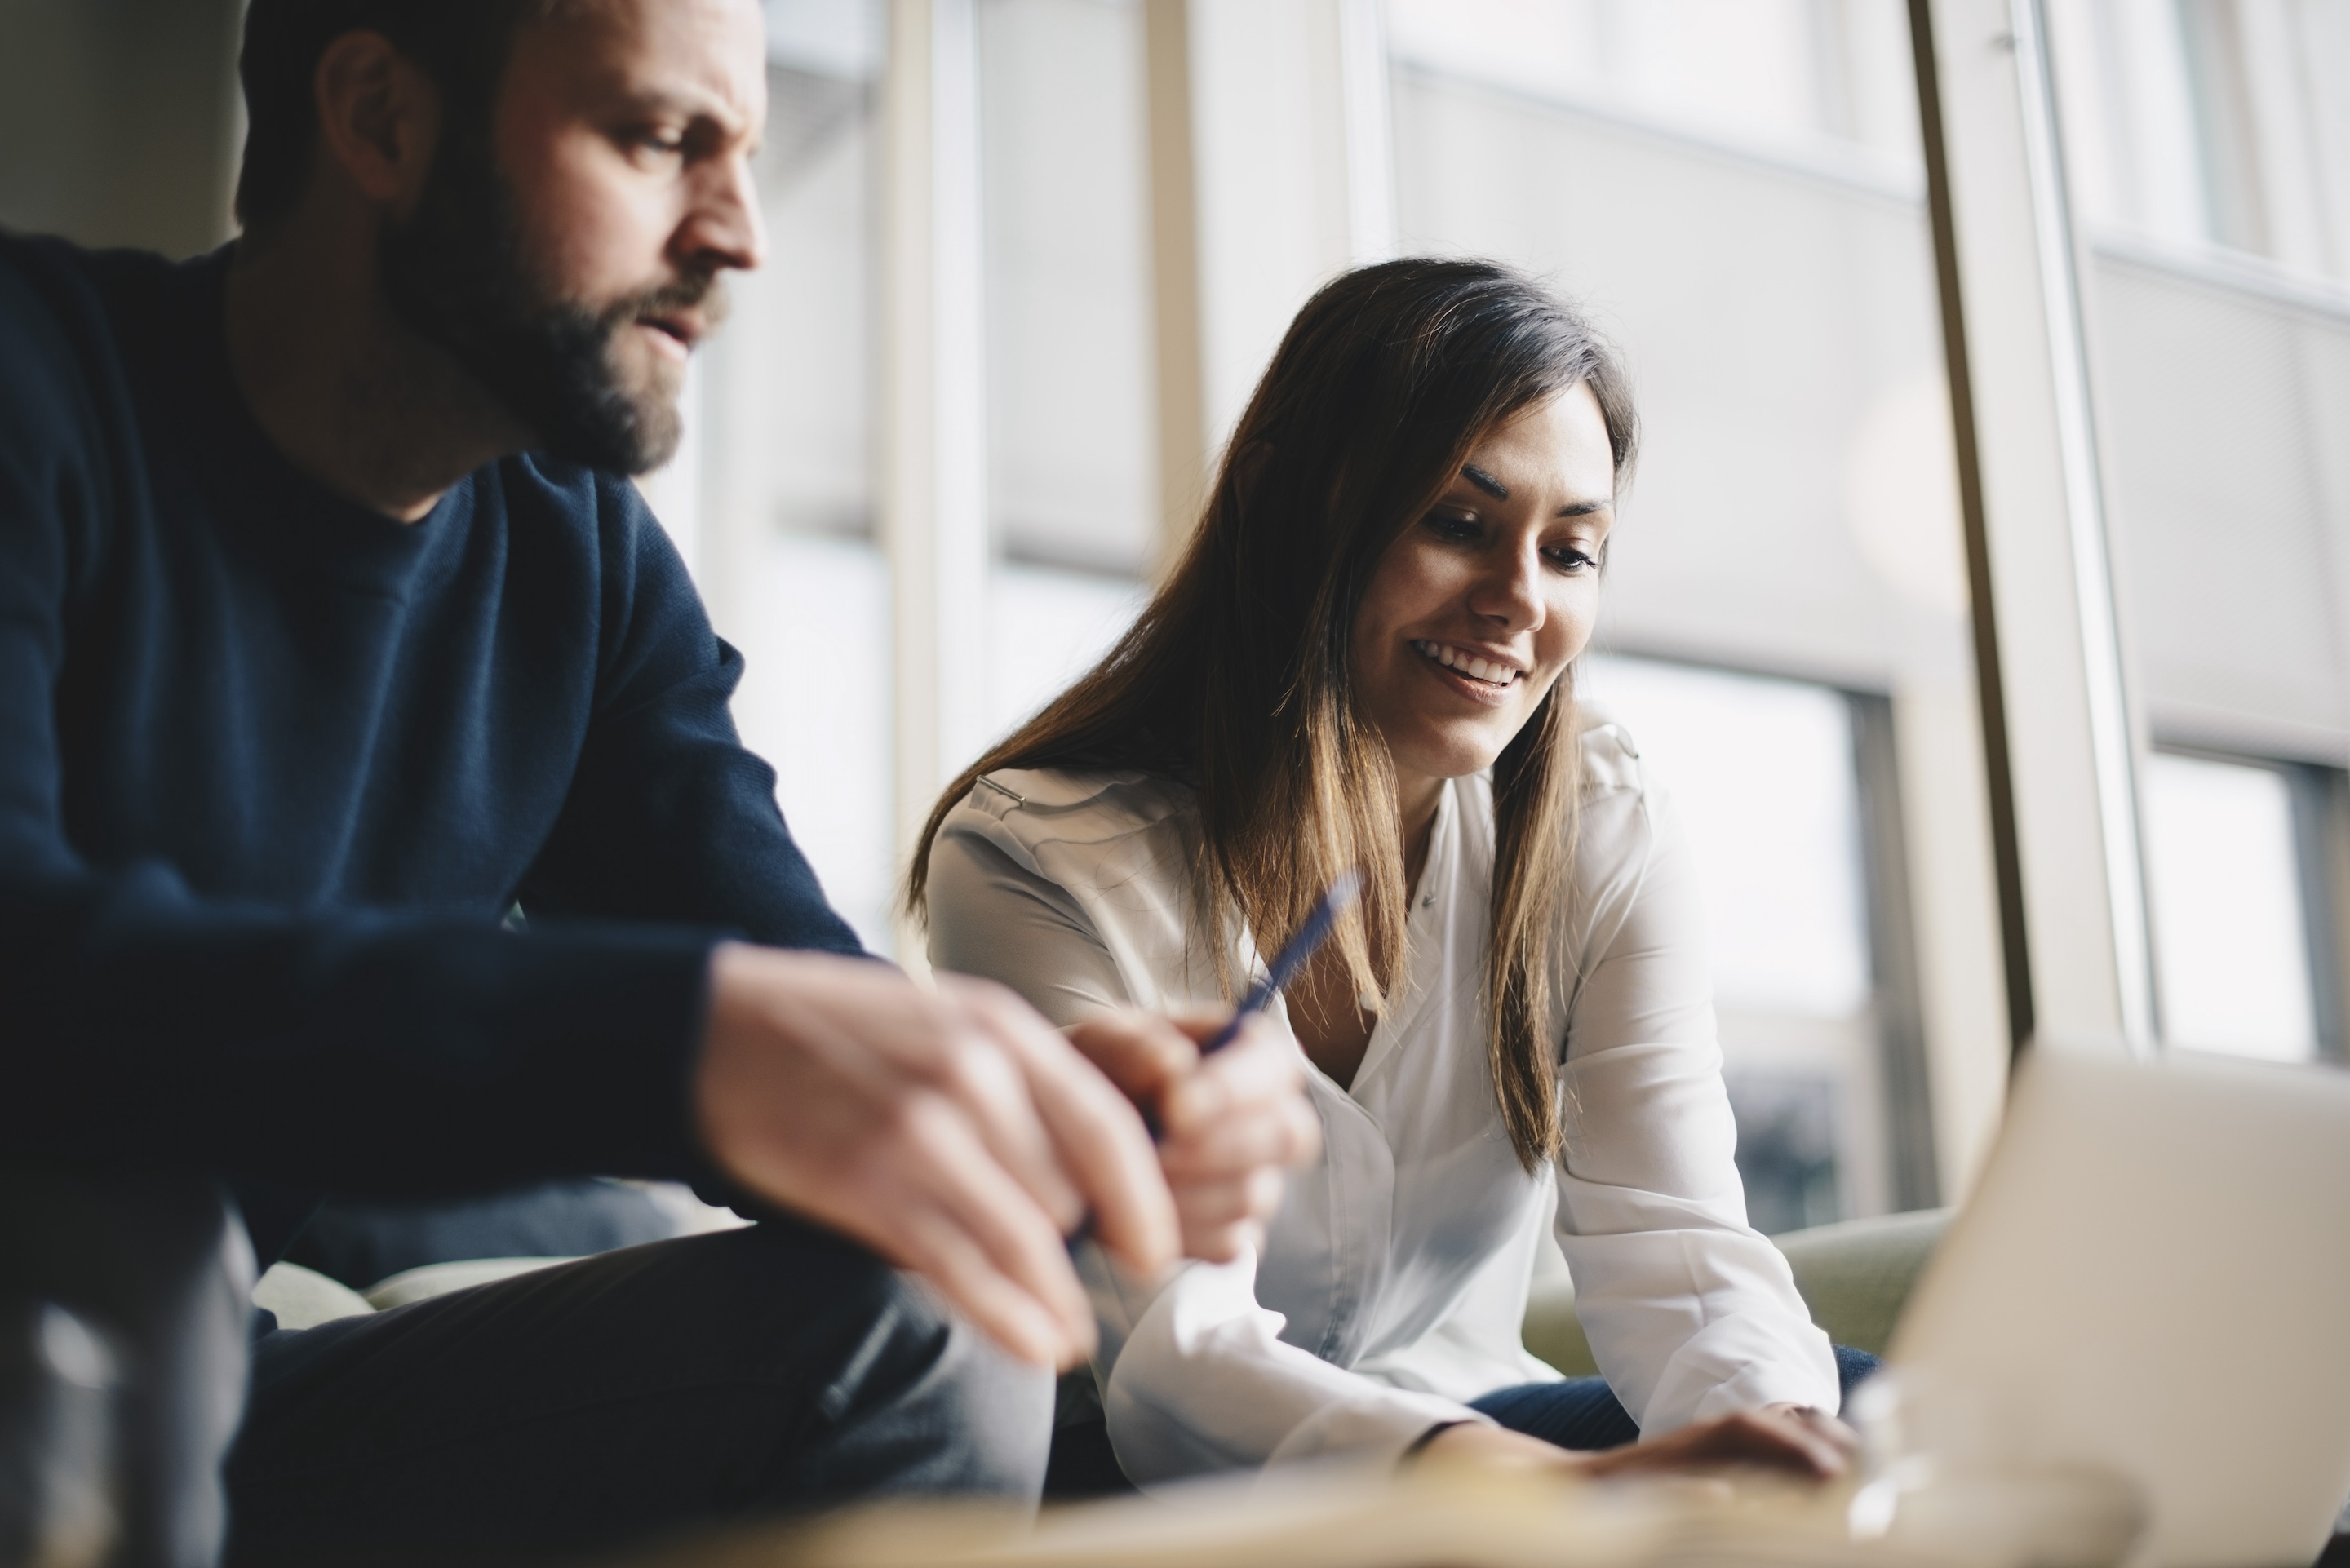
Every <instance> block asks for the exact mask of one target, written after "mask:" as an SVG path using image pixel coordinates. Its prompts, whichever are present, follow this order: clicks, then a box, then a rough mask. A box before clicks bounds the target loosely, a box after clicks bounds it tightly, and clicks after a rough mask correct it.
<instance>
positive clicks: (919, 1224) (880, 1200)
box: [694, 943, 1180, 1366]
mask: <svg viewBox="0 0 2350 1568" xmlns="http://www.w3.org/2000/svg"><path fill="white" fill-rule="evenodd" d="M710 975H711V981H710V1012H709V1017H708V1021H707V1023H706V1024H705V1026H704V1035H703V1044H702V1060H701V1064H700V1066H699V1069H698V1071H697V1074H696V1078H695V1084H694V1113H695V1117H696V1122H697V1125H698V1128H699V1131H700V1133H701V1135H702V1143H703V1146H704V1147H706V1148H707V1149H708V1150H709V1151H710V1154H711V1156H712V1158H714V1159H715V1160H716V1161H717V1162H718V1164H719V1165H720V1167H721V1168H723V1169H724V1170H725V1172H726V1173H727V1174H728V1175H729V1176H730V1177H732V1178H733V1179H735V1180H737V1181H739V1182H741V1183H742V1184H743V1186H744V1187H746V1188H748V1189H750V1190H751V1191H753V1192H755V1193H757V1194H758V1195H759V1196H760V1197H762V1198H764V1199H767V1200H769V1201H771V1202H774V1203H775V1204H777V1205H779V1206H781V1207H783V1208H785V1209H788V1210H792V1211H794V1212H795V1213H799V1214H804V1215H806V1216H807V1217H808V1218H809V1219H811V1220H816V1221H817V1222H818V1223H820V1224H824V1225H828V1226H830V1227H832V1228H833V1229H835V1230H837V1231H843V1232H845V1233H846V1234H847V1235H850V1236H853V1237H855V1238H856V1239H857V1240H858V1241H862V1242H864V1243H865V1244H866V1245H867V1246H868V1247H871V1248H872V1249H873V1250H874V1251H877V1252H879V1253H880V1254H881V1255H882V1256H883V1257H885V1258H888V1259H889V1260H890V1261H891V1262H895V1263H898V1264H900V1265H902V1266H904V1267H906V1268H909V1269H912V1270H914V1271H916V1272H919V1273H920V1274H922V1275H923V1276H924V1277H926V1278H927V1279H929V1280H930V1281H931V1282H932V1283H933V1284H935V1285H936V1286H937V1287H938V1288H939V1290H940V1291H941V1293H944V1294H945V1296H946V1297H947V1298H948V1300H950V1301H951V1302H952V1303H954V1304H955V1305H956V1306H957V1307H959V1308H961V1309H962V1311H963V1312H964V1313H965V1314H969V1316H970V1317H971V1319H972V1321H973V1322H974V1323H976V1324H978V1325H979V1327H980V1328H981V1329H982V1330H983V1331H984V1332H986V1333H987V1334H989V1335H990V1336H991V1337H992V1338H993V1339H995V1340H996V1341H997V1342H998V1343H999V1344H1001V1345H1003V1346H1004V1347H1005V1348H1006V1349H1008V1350H1010V1351H1011V1352H1012V1353H1013V1354H1014V1355H1018V1356H1020V1357H1022V1358H1023V1359H1024V1360H1028V1361H1033V1362H1040V1363H1045V1364H1049V1365H1053V1366H1069V1365H1071V1364H1073V1363H1074V1362H1076V1360H1078V1359H1079V1358H1081V1357H1082V1356H1084V1355H1086V1354H1087V1353H1088V1352H1089V1351H1090V1350H1091V1349H1092V1347H1093V1343H1094V1319H1093V1309H1092V1306H1091V1303H1088V1302H1087V1298H1086V1293H1085V1290H1084V1288H1083V1286H1082V1285H1080V1284H1079V1282H1078V1281H1077V1277H1076V1271H1075V1270H1074V1269H1073V1268H1072V1267H1071V1266H1070V1262H1069V1256H1068V1250H1067V1246H1066V1242H1065V1241H1064V1240H1063V1238H1064V1237H1065V1236H1066V1234H1067V1233H1068V1232H1069V1231H1072V1230H1074V1229H1075V1228H1076V1226H1077V1224H1078V1222H1079V1221H1080V1220H1082V1219H1083V1218H1084V1217H1085V1216H1086V1215H1087V1214H1088V1213H1091V1214H1092V1215H1093V1216H1094V1226H1095V1234H1096V1235H1097V1237H1098V1238H1099V1239H1100V1241H1102V1243H1103V1244H1104V1245H1105V1246H1107V1247H1108V1248H1109V1249H1110V1250H1111V1251H1113V1252H1115V1253H1117V1254H1118V1256H1119V1257H1121V1258H1122V1259H1123V1260H1124V1261H1125V1262H1128V1264H1130V1265H1132V1266H1133V1267H1135V1268H1136V1269H1138V1270H1139V1271H1143V1272H1153V1273H1155V1272H1158V1271H1159V1270H1161V1269H1164V1268H1165V1267H1167V1266H1168V1265H1169V1264H1170V1263H1171V1262H1174V1260H1175V1256H1176V1248H1177V1241H1178V1237H1179V1234H1180V1227H1179V1224H1178V1220H1177V1209H1176V1204H1175V1202H1174V1200H1173V1198H1172V1197H1171V1196H1170V1192H1169V1190H1168V1186H1167V1182H1166V1180H1165V1179H1164V1178H1163V1177H1162V1175H1161V1173H1160V1170H1159V1159H1158V1156H1157V1153H1156V1151H1155V1150H1154V1149H1153V1148H1152V1147H1151V1140H1150V1135H1149V1131H1148V1130H1147V1129H1146V1128H1145V1127H1144V1126H1143V1122H1142V1118H1141V1116H1140V1115H1139V1114H1138V1113H1137V1111H1136V1110H1135V1108H1134V1106H1132V1105H1131V1104H1129V1103H1128V1100H1127V1098H1126V1096H1123V1095H1121V1094H1119V1093H1118V1090H1117V1089H1116V1088H1115V1087H1113V1086H1112V1085H1111V1084H1110V1082H1109V1080H1108V1079H1107V1078H1106V1077H1104V1076H1103V1075H1102V1074H1101V1073H1099V1072H1097V1070H1096V1069H1095V1068H1094V1067H1093V1066H1092V1065H1091V1064H1088V1063H1087V1060H1086V1059H1085V1057H1084V1056H1082V1055H1080V1054H1078V1053H1077V1051H1076V1050H1075V1049H1074V1048H1072V1046H1071V1045H1070V1044H1069V1042H1068V1041H1067V1040H1066V1039H1065V1038H1063V1037H1062V1035H1061V1033H1059V1032H1058V1031H1057V1030H1055V1029H1054V1028H1053V1027H1052V1026H1051V1025H1050V1024H1048V1023H1045V1021H1044V1020H1043V1019H1042V1018H1040V1017H1038V1016H1037V1015H1036V1013H1035V1012H1033V1011H1032V1010H1031V1009H1030V1008H1029V1007H1028V1006H1027V1004H1026V1003H1025V1002H1022V1001H1020V999H1019V998H1018V997H1016V996H1014V995H1013V993H1012V992H1009V991H1006V990H1005V989H1003V987H1002V986H999V985H993V984H990V983H988V982H985V981H973V980H966V979H964V978H962V977H960V976H954V975H942V976H941V977H940V980H939V988H938V990H937V991H936V992H930V991H925V990H923V989H921V988H920V987H918V986H916V985H914V984H913V983H912V982H911V981H908V980H907V979H906V978H905V977H904V976H903V975H901V974H899V972H898V971H895V970H892V969H889V968H887V967H886V966H884V965H881V964H877V963H870V962H867V961H862V960H855V959H841V958H834V957H831V956H829V955H827V954H820V953H804V952H783V951H778V950H774V949H770V948H758V947H751V946H746V945H743V944H740V943H728V944H725V945H723V946H722V947H720V948H719V949H718V950H716V951H715V952H714V953H713V954H712V958H711V965H710Z"/></svg>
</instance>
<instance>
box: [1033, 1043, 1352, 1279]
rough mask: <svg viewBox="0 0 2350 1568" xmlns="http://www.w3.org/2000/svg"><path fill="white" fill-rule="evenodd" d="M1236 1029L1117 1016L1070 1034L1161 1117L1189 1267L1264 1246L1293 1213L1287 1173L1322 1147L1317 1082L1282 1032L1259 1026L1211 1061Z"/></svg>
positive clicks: (1162, 1144)
mask: <svg viewBox="0 0 2350 1568" xmlns="http://www.w3.org/2000/svg"><path fill="white" fill-rule="evenodd" d="M1228 1017H1229V1015H1227V1014H1217V1013H1212V1012H1197V1013H1184V1014H1181V1015H1179V1016H1177V1017H1174V1018H1171V1019H1170V1018H1164V1017H1160V1016H1159V1015H1157V1014H1154V1013H1146V1012H1107V1013H1102V1014H1100V1015H1098V1016H1097V1017H1094V1018H1089V1019H1087V1020H1086V1021H1085V1022H1083V1023H1078V1024H1077V1025H1076V1026H1075V1027H1074V1028H1072V1029H1071V1030H1070V1031H1069V1038H1070V1040H1071V1042H1072V1043H1073V1044H1076V1047H1077V1049H1078V1050H1080V1051H1082V1052H1084V1053H1085V1054H1086V1055H1087V1056H1088V1057H1089V1058H1091V1059H1092V1061H1093V1062H1094V1064H1096V1065H1097V1066H1098V1067H1100V1068H1101V1070H1102V1071H1103V1072H1105V1073H1107V1074H1108V1075H1109V1077H1110V1080H1111V1081H1112V1082H1113V1083H1115V1084H1117V1085H1118V1087H1119V1088H1121V1089H1123V1090H1125V1091H1126V1093H1127V1095H1128V1096H1129V1097H1130V1098H1132V1099H1133V1101H1134V1102H1135V1103H1136V1104H1137V1105H1139V1106H1149V1107H1150V1109H1151V1111H1152V1112H1153V1113H1154V1114H1155V1115H1156V1116H1157V1117H1158V1125H1159V1166H1160V1168H1161V1169H1163V1170H1164V1171H1165V1172H1166V1176H1167V1184H1168V1186H1169V1188H1170V1189H1172V1191H1173V1193H1174V1197H1175V1210H1176V1213H1177V1214H1178V1215H1179V1216H1180V1220H1181V1223H1182V1231H1183V1241H1182V1246H1183V1253H1184V1256H1186V1257H1191V1258H1205V1259H1208V1260H1209V1261H1211V1262H1229V1261H1230V1260H1232V1259H1233V1258H1236V1257H1238V1256H1240V1254H1241V1251H1242V1249H1243V1248H1244V1247H1253V1246H1255V1245H1256V1244H1257V1243H1258V1242H1260V1241H1263V1235H1264V1227H1265V1224H1266V1223H1267V1221H1269V1220H1272V1218H1273V1214H1274V1210H1276V1209H1278V1208H1280V1207H1281V1194H1282V1183H1283V1173H1284V1171H1285V1170H1287V1169H1288V1168H1290V1167H1292V1166H1296V1165H1303V1164H1304V1163H1305V1162H1306V1161H1307V1160H1309V1159H1312V1158H1314V1156H1315V1152H1316V1151H1317V1150H1319V1149H1320V1148H1321V1147H1322V1124H1321V1122H1320V1120H1319V1119H1318V1118H1317V1117H1316V1116H1315V1114H1314V1107H1313V1106H1311V1105H1309V1104H1307V1103H1306V1099H1305V1070H1304V1068H1302V1067H1301V1066H1300V1065H1299V1064H1298V1055H1297V1052H1296V1050H1295V1048H1294V1047H1293V1046H1292V1045H1291V1044H1289V1042H1288V1040H1287V1039H1286V1038H1285V1037H1284V1035H1283V1034H1282V1033H1281V1031H1280V1030H1278V1029H1276V1028H1274V1026H1273V1025H1272V1024H1271V1023H1268V1022H1266V1021H1265V1020H1264V1019H1263V1018H1261V1017H1253V1018H1250V1019H1247V1020H1245V1021H1243V1023H1242V1025H1241V1032H1240V1033H1239V1034H1238V1035H1237V1036H1236V1037H1235V1038H1234V1039H1233V1041H1232V1044H1229V1045H1227V1046H1225V1047H1224V1048H1223V1049H1222V1050H1221V1051H1219V1052H1217V1053H1216V1054H1214V1055H1212V1056H1205V1057H1203V1056H1201V1054H1200V1050H1199V1045H1200V1043H1201V1042H1202V1041H1205V1040H1208V1039H1210V1038H1211V1037H1212V1036H1213V1035H1215V1033H1217V1032H1218V1031H1219V1030H1221V1029H1222V1028H1223V1026H1224V1024H1225V1023H1226V1022H1227V1019H1228Z"/></svg>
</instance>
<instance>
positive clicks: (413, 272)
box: [376, 138, 723, 473]
mask: <svg viewBox="0 0 2350 1568" xmlns="http://www.w3.org/2000/svg"><path fill="white" fill-rule="evenodd" d="M486 140H487V139H486V138H478V139H474V138H467V139H463V140H460V141H457V142H454V143H452V144H449V145H444V147H443V148H442V153H443V156H442V157H439V158H436V159H435V160H434V161H433V168H432V176H431V178H430V179H429V180H428V181H427V182H426V185H425V188H424V191H423V192H422V194H421V197H420V198H419V200H418V202H417V205H416V210H415V212H414V213H411V215H410V216H409V218H408V219H407V221H406V222H404V223H398V224H394V225H391V226H390V227H387V228H386V229H385V230H384V233H383V235H382V237H381V239H380V241H379V242H378V244H377V247H376V264H377V269H378V275H379V276H380V277H381V279H382V280H383V289H384V295H385V297H386V299H387V300H388V301H389V302H390V306H391V308H392V311H393V313H394V314H396V315H397V316H398V317H400V320H401V321H402V322H404V323H405V324H406V325H407V326H408V327H409V329H410V330H411V331H413V332H414V333H416V334H417V336H419V337H422V338H424V339H425V340H426V341H427V342H430V343H433V344H436V345H438V346H439V347H441V348H443V349H446V350H447V351H448V352H449V354H450V355H451V356H452V357H453V358H455V359H456V361H457V362H458V363H459V364H460V365H462V366H463V367H464V369H465V370H466V371H467V372H468V373H469V374H470V375H472V376H473V379H475V380H477V381H479V382H480V383H481V384H482V385H483V386H484V387H485V388H487V389H489V391H490V393H491V395H492V396H494V397H495V398H496V399H497V400H498V401H500V402H501V403H503V404H504V405H505V408H506V410H507V411H508V412H510V413H512V414H513V415H514V416H515V418H516V419H518V420H520V421H522V422H523V423H524V424H525V425H526V426H528V427H529V429H530V431H531V433H532V436H533V437H534V444H535V445H536V448H537V449H538V450H540V451H543V452H546V453H547V454H548V455H550V456H553V457H558V458H563V459H565V460H567V461H569V462H579V463H585V464H587V465H588V466H589V467H592V468H602V469H611V470H617V471H618V472H622V473H645V472H650V471H651V470H653V469H656V468H659V467H660V465H661V464H663V463H665V462H668V461H669V460H670V458H671V456H672V455H673V454H674V453H675V452H676V451H677V443H678V438H679V436H680V435H681V433H682V431H681V423H680V421H679V417H678V410H677V399H676V389H675V388H674V387H671V388H668V389H662V388H660V387H639V388H631V387H629V386H628V385H626V384H625V383H624V381H623V379H622V376H621V369H620V358H619V337H620V335H621V334H622V333H624V332H627V331H629V330H631V329H632V328H633V327H634V326H635V324H636V323H637V322H639V321H640V320H642V319H644V318H645V317H649V316H654V315H660V314H663V313H666V312H669V311H673V310H679V309H683V308H686V307H689V306H702V310H703V312H704V314H705V315H708V316H710V317H713V318H714V317H716V315H717V314H718V309H719V307H720V306H722V305H723V296H722V295H721V294H720V293H719V290H718V284H717V277H716V275H715V274H714V273H709V272H704V273H699V274H694V275H689V276H687V277H685V278H683V279H681V280H680V281H679V282H677V283H674V284H671V285H669V286H665V287H661V288H658V289H650V290H648V291H646V292H645V293H642V294H638V295H631V296H629V297H627V298H624V299H621V300H619V301H618V302H616V303H614V304H610V305H607V306H602V307H600V308H591V307H590V306H586V305H583V304H581V303H579V302H578V301H577V300H568V299H564V298H561V297H558V296H556V294H555V293H554V291H553V290H552V289H551V288H549V287H547V286H545V285H544V284H542V283H541V282H540V281H539V279H538V278H537V276H536V275H535V273H534V269H533V268H532V267H531V265H530V264H529V261H528V259H527V257H526V255H525V245H524V243H523V238H522V223H521V217H520V211H519V208H518V206H517V204H516V202H515V199H514V193H513V192H512V191H511V190H510V189H509V188H508V186H507V185H506V182H505V181H504V178H503V177H502V176H501V175H500V174H499V173H498V171H497V170H496V167H495V165H494V161H493V159H492V155H491V151H490V149H489V147H488V146H487V145H486ZM469 142H471V143H474V144H472V145H468V144H467V143H469Z"/></svg>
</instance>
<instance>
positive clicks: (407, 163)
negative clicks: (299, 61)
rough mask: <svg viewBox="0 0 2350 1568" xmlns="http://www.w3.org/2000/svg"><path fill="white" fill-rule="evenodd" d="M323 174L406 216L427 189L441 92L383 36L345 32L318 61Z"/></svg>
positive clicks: (315, 89) (314, 87) (315, 82)
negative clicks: (425, 188)
mask: <svg viewBox="0 0 2350 1568" xmlns="http://www.w3.org/2000/svg"><path fill="white" fill-rule="evenodd" d="M310 86H311V92H312V95H313V97H314V98H315V99H317V110H318V157H319V160H320V161H321V163H322V164H323V165H324V166H325V167H324V168H323V169H322V170H321V171H320V172H324V173H330V174H339V175H340V176H341V178H342V179H344V180H345V181H347V182H349V184H350V185H351V186H352V187H353V188H354V189H355V190H356V191H357V192H359V195H360V196H361V197H362V198H364V199H365V200H366V201H368V202H370V203H372V204H374V205H376V206H379V207H381V208H384V209H387V210H388V211H389V212H390V213H394V214H398V215H401V216H405V215H406V214H407V213H408V212H409V210H410V209H411V208H412V207H413V206H414V205H415V204H416V198H417V195H418V193H419V192H421V191H422V190H423V189H424V180H425V176H426V174H427V173H428V172H430V171H431V169H432V150H433V147H434V146H435V145H436V144H437V143H438V142H439V140H440V137H441V94H440V92H439V90H438V89H437V88H434V87H433V85H432V78H429V77H427V76H426V75H425V74H424V73H423V72H422V71H421V70H419V69H417V68H416V67H415V65H414V64H412V63H411V61H410V60H409V59H408V57H406V56H405V55H402V54H401V53H400V51H399V50H398V49H397V48H395V47H393V46H392V43H391V40H390V39H389V38H387V37H385V36H383V35H382V34H380V33H370V32H353V33H345V34H344V35H343V36H340V37H338V38H337V39H336V40H335V41H334V42H333V43H331V44H328V46H327V49H326V52H325V53H324V54H323V55H321V56H319V57H318V69H317V75H316V76H314V77H313V78H311V83H310Z"/></svg>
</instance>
